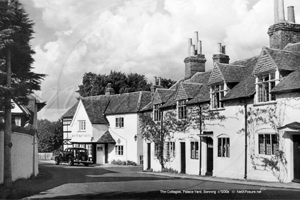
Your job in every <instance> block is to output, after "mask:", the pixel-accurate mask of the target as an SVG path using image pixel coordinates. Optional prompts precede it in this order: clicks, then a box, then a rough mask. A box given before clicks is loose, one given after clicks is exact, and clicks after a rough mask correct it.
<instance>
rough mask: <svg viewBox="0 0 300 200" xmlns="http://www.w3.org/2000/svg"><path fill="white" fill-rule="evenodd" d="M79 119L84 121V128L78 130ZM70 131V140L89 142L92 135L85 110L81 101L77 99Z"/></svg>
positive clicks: (91, 127)
mask: <svg viewBox="0 0 300 200" xmlns="http://www.w3.org/2000/svg"><path fill="white" fill-rule="evenodd" d="M79 120H84V121H85V122H86V130H85V131H79ZM71 132H72V140H71V141H72V142H73V141H76V142H82V143H84V142H90V141H91V138H92V137H93V135H92V133H93V126H92V123H91V121H90V119H89V117H88V115H87V113H86V111H85V108H84V106H83V104H82V101H79V104H78V107H77V110H76V113H75V115H74V117H73V120H72V122H71Z"/></svg>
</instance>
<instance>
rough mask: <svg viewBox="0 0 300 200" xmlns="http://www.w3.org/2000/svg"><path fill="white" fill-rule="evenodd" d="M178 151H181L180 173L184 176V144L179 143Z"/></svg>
mask: <svg viewBox="0 0 300 200" xmlns="http://www.w3.org/2000/svg"><path fill="white" fill-rule="evenodd" d="M180 149H181V172H180V173H182V174H185V167H186V165H185V142H180Z"/></svg>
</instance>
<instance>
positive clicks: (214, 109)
mask: <svg viewBox="0 0 300 200" xmlns="http://www.w3.org/2000/svg"><path fill="white" fill-rule="evenodd" d="M209 110H210V111H223V110H225V108H212V109H209Z"/></svg>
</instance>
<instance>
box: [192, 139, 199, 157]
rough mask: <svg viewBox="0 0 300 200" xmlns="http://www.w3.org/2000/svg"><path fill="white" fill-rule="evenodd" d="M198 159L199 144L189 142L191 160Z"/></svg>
mask: <svg viewBox="0 0 300 200" xmlns="http://www.w3.org/2000/svg"><path fill="white" fill-rule="evenodd" d="M198 158H199V143H198V142H191V159H198Z"/></svg>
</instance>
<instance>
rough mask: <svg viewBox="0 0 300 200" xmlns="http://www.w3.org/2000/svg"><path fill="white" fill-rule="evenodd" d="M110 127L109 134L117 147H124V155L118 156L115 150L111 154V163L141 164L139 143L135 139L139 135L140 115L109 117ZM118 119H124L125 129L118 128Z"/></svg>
mask: <svg viewBox="0 0 300 200" xmlns="http://www.w3.org/2000/svg"><path fill="white" fill-rule="evenodd" d="M106 117H107V119H108V121H109V124H110V127H109V132H110V133H111V135H112V137H113V138H114V140H115V141H116V145H123V152H124V153H123V155H116V153H115V150H114V149H113V150H112V151H110V153H109V162H111V161H112V160H124V161H127V160H129V161H134V162H136V163H137V164H139V157H138V155H137V154H138V153H137V152H138V150H137V143H138V141H140V142H142V141H141V140H137V141H135V139H134V137H135V136H136V135H137V137H138V133H139V130H138V129H139V126H138V115H137V114H123V115H108V116H106ZM116 117H124V127H123V128H118V127H116Z"/></svg>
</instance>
